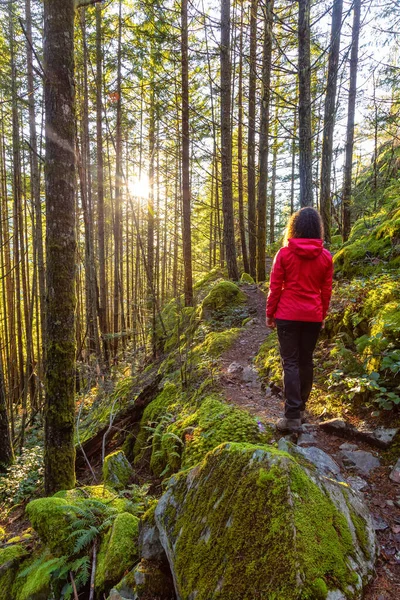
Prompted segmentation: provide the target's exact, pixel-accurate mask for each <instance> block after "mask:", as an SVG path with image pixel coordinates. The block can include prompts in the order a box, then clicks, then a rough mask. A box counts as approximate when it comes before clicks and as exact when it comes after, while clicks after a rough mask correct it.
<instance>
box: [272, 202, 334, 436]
mask: <svg viewBox="0 0 400 600" xmlns="http://www.w3.org/2000/svg"><path fill="white" fill-rule="evenodd" d="M323 237H324V231H323V225H322V220H321V217H320V215H319V213H318V211H316V210H315V209H314V208H311V207H306V208H302V209H301V210H299V211H298V212H297V213H294V214H293V215H292V216H291V218H290V220H289V224H288V227H287V233H286V236H285V245H284V246H283V248H281V249H280V250H279V252H278V253H277V255H276V256H275V259H274V263H273V265H272V271H271V277H270V288H269V294H268V299H267V326H268V327H275V326H276V327H277V330H278V340H279V351H280V355H281V359H282V365H283V374H284V377H283V379H284V393H285V416H284V418H282V419H279V421H278V422H277V425H276V427H277V429H279V431H296V430H298V429H299V428H301V423H302V419H303V417H304V410H305V406H306V402H307V400H308V397H309V395H310V392H311V388H312V383H313V352H314V349H315V346H316V343H317V340H318V336H319V333H320V331H321V328H322V327H323V323H324V320H325V316H326V313H327V312H328V308H329V302H330V299H331V294H332V276H333V265H332V257H331V254H330V253H329V252H328V250H325V249H324V247H323Z"/></svg>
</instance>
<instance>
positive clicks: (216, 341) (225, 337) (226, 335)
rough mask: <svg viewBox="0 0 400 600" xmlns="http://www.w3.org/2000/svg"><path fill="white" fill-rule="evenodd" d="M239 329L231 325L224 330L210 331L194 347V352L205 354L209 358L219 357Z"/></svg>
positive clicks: (232, 342) (233, 339)
mask: <svg viewBox="0 0 400 600" xmlns="http://www.w3.org/2000/svg"><path fill="white" fill-rule="evenodd" d="M239 333H240V329H239V328H237V327H232V328H231V329H225V330H224V331H211V332H210V333H208V334H207V335H206V337H205V339H204V342H202V343H201V344H200V345H199V346H197V347H196V348H195V349H194V354H195V355H197V354H206V355H207V356H209V357H211V358H219V357H220V356H221V354H223V352H225V351H226V350H228V349H229V348H230V347H231V346H232V345H233V344H234V342H235V341H236V340H237V338H238V335H239Z"/></svg>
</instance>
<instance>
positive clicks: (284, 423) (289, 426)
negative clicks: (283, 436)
mask: <svg viewBox="0 0 400 600" xmlns="http://www.w3.org/2000/svg"><path fill="white" fill-rule="evenodd" d="M276 428H277V430H278V431H282V432H284V431H300V430H301V419H287V418H286V417H282V419H279V421H277V423H276Z"/></svg>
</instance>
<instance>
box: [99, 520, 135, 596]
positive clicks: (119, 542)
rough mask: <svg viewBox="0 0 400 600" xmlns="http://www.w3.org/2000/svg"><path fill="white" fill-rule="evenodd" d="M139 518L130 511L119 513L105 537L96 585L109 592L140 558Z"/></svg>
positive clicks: (100, 552)
mask: <svg viewBox="0 0 400 600" xmlns="http://www.w3.org/2000/svg"><path fill="white" fill-rule="evenodd" d="M138 535H139V519H138V518H137V517H134V516H133V515H131V514H129V513H121V514H119V515H117V517H116V519H115V521H114V523H113V526H112V528H111V531H109V533H108V534H107V535H106V536H105V537H104V539H103V541H102V543H101V546H100V550H99V554H98V565H97V571H96V580H95V587H96V590H97V591H98V593H100V592H106V593H107V592H108V591H109V589H110V587H111V586H112V585H115V583H116V582H118V581H120V580H121V579H122V577H123V576H124V574H125V573H126V571H130V570H131V569H132V568H133V566H134V564H135V562H136V561H137V559H138Z"/></svg>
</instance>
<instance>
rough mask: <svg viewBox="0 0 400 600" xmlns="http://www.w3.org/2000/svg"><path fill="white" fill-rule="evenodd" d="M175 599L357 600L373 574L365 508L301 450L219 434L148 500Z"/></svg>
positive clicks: (370, 534)
mask: <svg viewBox="0 0 400 600" xmlns="http://www.w3.org/2000/svg"><path fill="white" fill-rule="evenodd" d="M154 516H155V521H156V524H157V527H158V530H159V533H160V540H161V544H162V546H163V548H164V550H165V552H166V555H167V557H168V562H169V565H170V568H171V572H172V576H173V580H174V586H175V591H176V597H177V600H191V599H193V600H194V599H195V600H210V598H215V599H218V600H231V599H232V598H240V599H241V600H255V599H256V598H284V599H285V600H297V599H298V598H300V597H302V598H310V599H311V598H315V599H317V598H318V599H321V600H322V599H329V600H339V599H340V598H342V599H344V600H346V599H350V598H351V599H352V600H356V599H359V598H361V596H362V590H363V587H364V586H365V585H366V584H367V583H368V581H369V580H370V579H371V577H372V575H373V569H374V563H375V559H376V556H377V544H376V538H375V533H374V530H373V526H372V521H371V517H370V515H369V512H368V509H367V508H366V506H365V504H364V503H363V501H362V499H361V497H360V496H359V494H357V493H355V492H353V491H352V490H351V488H350V487H349V486H347V485H346V484H342V483H339V482H337V481H334V480H332V478H331V477H323V476H321V475H319V473H318V471H317V469H316V468H315V466H314V465H313V464H312V463H310V462H309V461H307V460H306V458H305V456H301V455H298V457H297V456H296V457H294V456H290V455H289V454H287V453H286V452H281V451H279V450H276V449H275V448H272V447H270V446H257V445H252V444H236V443H225V444H222V445H221V446H218V447H217V448H216V449H214V450H213V451H212V452H210V453H208V454H207V455H206V457H205V458H204V460H203V461H202V462H201V463H200V464H199V465H197V466H196V467H194V468H192V469H191V470H189V471H183V472H181V473H178V474H177V475H175V476H174V477H172V478H171V479H170V481H169V484H168V487H167V491H166V492H165V493H164V495H163V496H162V497H161V498H160V500H159V502H158V504H157V507H156V509H155V515H154Z"/></svg>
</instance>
